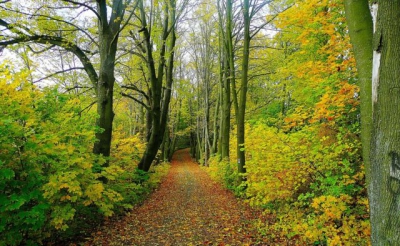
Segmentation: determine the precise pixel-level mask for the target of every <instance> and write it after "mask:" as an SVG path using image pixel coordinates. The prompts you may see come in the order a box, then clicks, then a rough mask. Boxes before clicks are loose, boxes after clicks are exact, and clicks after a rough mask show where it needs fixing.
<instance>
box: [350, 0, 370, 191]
mask: <svg viewBox="0 0 400 246" xmlns="http://www.w3.org/2000/svg"><path fill="white" fill-rule="evenodd" d="M345 10H346V19H347V23H348V24H347V25H348V28H349V35H350V40H351V43H352V44H353V51H354V56H355V58H356V63H357V72H358V79H359V81H360V82H359V86H360V88H361V90H360V99H361V105H360V108H361V141H362V151H363V161H364V165H365V171H366V177H367V178H368V179H369V177H370V166H371V163H370V145H371V133H372V100H371V97H372V83H371V79H372V17H371V13H370V10H369V6H368V0H346V1H345ZM367 183H369V181H368V180H367Z"/></svg>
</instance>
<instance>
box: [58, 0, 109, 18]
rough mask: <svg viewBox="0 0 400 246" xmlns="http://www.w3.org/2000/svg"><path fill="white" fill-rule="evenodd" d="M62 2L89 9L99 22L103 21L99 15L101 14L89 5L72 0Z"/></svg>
mask: <svg viewBox="0 0 400 246" xmlns="http://www.w3.org/2000/svg"><path fill="white" fill-rule="evenodd" d="M62 1H63V2H67V3H72V4H75V5H79V6H82V7H85V8H87V9H89V10H90V11H92V12H93V13H94V14H95V15H96V16H97V18H98V19H99V20H101V17H100V15H99V13H98V12H97V11H96V10H95V9H94V8H92V7H90V6H89V5H87V4H84V3H80V2H75V1H72V0H62Z"/></svg>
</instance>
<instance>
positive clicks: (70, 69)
mask: <svg viewBox="0 0 400 246" xmlns="http://www.w3.org/2000/svg"><path fill="white" fill-rule="evenodd" d="M84 69H85V68H84V67H71V68H68V69H65V70H61V71H57V72H55V73H52V74H50V75H47V76H46V77H43V78H41V79H38V80H36V81H34V82H33V83H34V84H35V83H38V82H40V81H43V80H45V79H48V78H51V77H53V76H56V75H57V74H61V73H66V72H69V71H73V70H84Z"/></svg>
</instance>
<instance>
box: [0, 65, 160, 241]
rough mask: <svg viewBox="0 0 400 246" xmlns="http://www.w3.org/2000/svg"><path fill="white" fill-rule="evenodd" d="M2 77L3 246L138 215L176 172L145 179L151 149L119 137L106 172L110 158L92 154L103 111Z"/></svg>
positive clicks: (0, 183)
mask: <svg viewBox="0 0 400 246" xmlns="http://www.w3.org/2000/svg"><path fill="white" fill-rule="evenodd" d="M0 70H1V71H2V73H1V74H0V98H1V100H0V112H1V113H0V245H3V244H5V245H21V244H23V245H36V244H40V243H42V242H43V239H45V238H47V237H49V236H50V234H51V233H53V234H54V233H56V234H57V235H58V236H60V237H64V236H65V235H63V234H62V233H60V232H57V231H54V230H55V229H56V230H58V231H66V230H67V229H68V228H69V226H72V228H74V230H75V229H76V230H78V228H79V227H78V224H79V222H78V221H76V220H75V219H76V218H77V216H79V219H82V218H85V217H87V218H89V217H91V216H90V214H102V215H104V216H110V215H112V214H113V213H114V212H115V211H121V208H130V207H132V204H134V203H137V202H138V201H140V200H141V199H143V197H144V195H145V194H148V193H149V192H150V191H151V190H152V189H153V188H154V187H155V186H156V185H157V184H158V183H159V182H160V180H161V177H162V176H163V175H165V174H166V172H167V171H168V165H165V164H164V165H160V166H157V167H154V170H155V171H156V172H155V173H152V174H151V175H150V176H146V175H147V174H146V175H144V174H140V173H138V172H137V170H136V165H137V160H138V155H139V153H141V152H140V151H142V149H143V148H144V147H143V146H144V145H143V143H141V142H140V139H139V137H138V136H133V137H128V136H122V135H121V134H118V131H117V133H116V134H115V136H116V140H115V141H114V149H113V150H114V151H115V153H117V154H116V155H115V156H112V158H111V159H110V165H109V166H107V167H102V165H103V164H104V163H105V158H103V157H102V156H98V155H95V154H93V153H92V148H93V145H94V142H95V141H96V139H95V133H96V131H101V129H97V128H96V127H95V120H96V117H97V116H96V113H95V112H90V111H89V112H85V113H84V114H83V113H82V110H83V108H84V106H82V102H81V100H80V99H78V98H74V97H72V96H69V95H65V94H60V93H59V92H58V91H57V88H54V89H46V90H44V91H40V90H38V89H36V88H35V87H34V86H33V85H31V84H29V83H27V82H25V81H26V76H27V74H26V73H23V72H21V73H18V74H11V73H9V72H7V69H4V68H0ZM95 167H96V168H97V169H98V170H95V169H96V168H95ZM102 177H105V178H107V180H108V181H109V182H108V183H106V184H104V183H102V182H101V181H100V180H101V179H102ZM87 213H89V214H87ZM74 233H76V232H74V231H71V229H68V231H66V234H67V235H71V236H72V235H73V234H74Z"/></svg>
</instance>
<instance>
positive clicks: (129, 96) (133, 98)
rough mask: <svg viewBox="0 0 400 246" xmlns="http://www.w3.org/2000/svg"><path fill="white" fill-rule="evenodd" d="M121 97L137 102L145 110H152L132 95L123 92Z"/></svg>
mask: <svg viewBox="0 0 400 246" xmlns="http://www.w3.org/2000/svg"><path fill="white" fill-rule="evenodd" d="M121 95H122V96H124V97H127V98H130V99H132V100H133V101H135V102H137V103H139V104H140V105H142V106H143V107H144V108H145V109H147V110H150V107H149V106H147V105H146V104H145V103H144V102H142V101H140V100H139V99H137V98H135V97H133V96H131V95H128V94H125V93H123V92H121Z"/></svg>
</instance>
